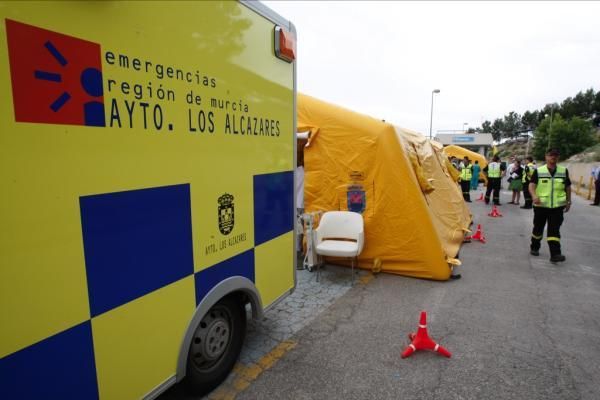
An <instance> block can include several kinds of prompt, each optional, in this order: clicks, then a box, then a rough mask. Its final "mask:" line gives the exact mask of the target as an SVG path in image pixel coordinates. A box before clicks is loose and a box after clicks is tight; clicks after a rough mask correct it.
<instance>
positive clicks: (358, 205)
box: [347, 185, 367, 214]
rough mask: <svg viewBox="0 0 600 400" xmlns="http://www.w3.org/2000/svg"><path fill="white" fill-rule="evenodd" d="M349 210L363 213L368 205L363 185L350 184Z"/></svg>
mask: <svg viewBox="0 0 600 400" xmlns="http://www.w3.org/2000/svg"><path fill="white" fill-rule="evenodd" d="M347 196H348V197H347V198H348V211H354V212H357V213H359V214H362V212H363V211H365V207H366V205H367V196H366V194H365V190H364V188H363V187H362V185H348V194H347Z"/></svg>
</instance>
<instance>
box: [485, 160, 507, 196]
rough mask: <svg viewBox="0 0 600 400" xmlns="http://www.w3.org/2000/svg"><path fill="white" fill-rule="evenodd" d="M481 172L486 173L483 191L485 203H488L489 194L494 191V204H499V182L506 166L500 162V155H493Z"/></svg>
mask: <svg viewBox="0 0 600 400" xmlns="http://www.w3.org/2000/svg"><path fill="white" fill-rule="evenodd" d="M483 173H484V174H486V176H487V179H488V185H487V189H486V191H485V204H489V203H490V194H491V193H492V190H493V191H494V204H496V205H497V206H499V205H500V184H501V182H502V177H503V176H504V175H505V174H506V166H505V165H503V164H502V163H501V162H500V157H498V156H494V157H493V158H492V162H491V163H489V164H488V165H487V166H486V167H485V168H484V169H483Z"/></svg>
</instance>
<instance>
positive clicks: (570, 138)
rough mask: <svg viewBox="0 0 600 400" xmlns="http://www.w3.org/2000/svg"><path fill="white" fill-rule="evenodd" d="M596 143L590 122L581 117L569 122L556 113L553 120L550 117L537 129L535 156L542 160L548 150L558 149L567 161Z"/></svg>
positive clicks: (534, 147)
mask: <svg viewBox="0 0 600 400" xmlns="http://www.w3.org/2000/svg"><path fill="white" fill-rule="evenodd" d="M596 142H597V139H596V137H595V136H594V128H593V126H592V123H591V122H590V121H587V120H585V119H583V118H580V117H573V118H571V120H569V121H567V120H565V119H563V118H562V116H561V115H560V114H558V113H554V115H553V116H552V120H550V117H547V118H545V119H544V120H543V121H542V122H541V123H540V125H539V126H538V128H537V129H536V131H535V143H534V146H533V155H534V157H535V158H537V159H538V160H541V159H543V158H544V154H545V153H546V150H547V149H549V148H557V149H559V150H560V154H561V158H562V159H567V158H569V157H570V156H572V155H573V154H577V153H580V152H581V151H583V150H584V149H585V148H587V147H589V146H592V145H593V144H595V143H596Z"/></svg>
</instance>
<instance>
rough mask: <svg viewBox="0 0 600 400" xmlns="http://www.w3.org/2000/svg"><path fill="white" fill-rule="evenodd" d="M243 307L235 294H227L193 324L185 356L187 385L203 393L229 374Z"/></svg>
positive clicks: (242, 333) (236, 354)
mask: <svg viewBox="0 0 600 400" xmlns="http://www.w3.org/2000/svg"><path fill="white" fill-rule="evenodd" d="M245 334H246V309H245V307H244V305H243V302H242V301H241V300H240V299H239V298H238V297H237V296H227V297H225V298H223V299H222V300H220V301H219V302H218V303H217V304H215V305H214V306H213V307H212V308H211V309H210V311H208V312H207V313H206V315H205V316H204V318H202V321H200V323H199V324H198V326H197V327H196V331H195V332H194V335H193V336H192V343H191V345H190V350H189V353H188V359H187V373H186V382H187V386H188V389H189V390H190V391H191V392H192V393H194V394H198V395H203V394H206V393H208V392H210V391H211V390H213V389H214V388H215V387H217V386H218V385H219V384H220V383H221V382H223V380H225V378H226V377H227V375H228V374H229V372H230V371H231V369H232V368H233V366H234V364H235V362H236V360H237V359H238V357H239V355H240V351H241V350H242V344H243V343H244V336H245Z"/></svg>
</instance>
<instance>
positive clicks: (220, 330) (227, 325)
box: [191, 306, 232, 371]
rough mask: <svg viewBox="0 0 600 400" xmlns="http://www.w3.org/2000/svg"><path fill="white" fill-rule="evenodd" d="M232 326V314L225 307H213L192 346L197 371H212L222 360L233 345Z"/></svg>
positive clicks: (195, 333) (193, 360) (203, 321)
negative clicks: (231, 344) (230, 345)
mask: <svg viewBox="0 0 600 400" xmlns="http://www.w3.org/2000/svg"><path fill="white" fill-rule="evenodd" d="M231 324H232V316H231V313H230V311H229V310H228V309H227V308H226V307H223V306H215V307H213V308H212V309H211V310H210V311H209V312H208V313H207V314H206V315H205V316H204V318H202V321H200V324H199V325H198V328H196V331H195V332H194V336H193V338H192V345H191V355H192V357H191V358H192V362H193V365H194V366H195V367H196V368H197V369H199V370H201V371H207V370H210V369H211V368H213V367H214V366H215V365H216V364H217V363H218V362H219V360H221V358H222V357H223V354H225V353H226V350H227V348H228V347H229V344H230V343H231V331H232V330H231Z"/></svg>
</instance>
